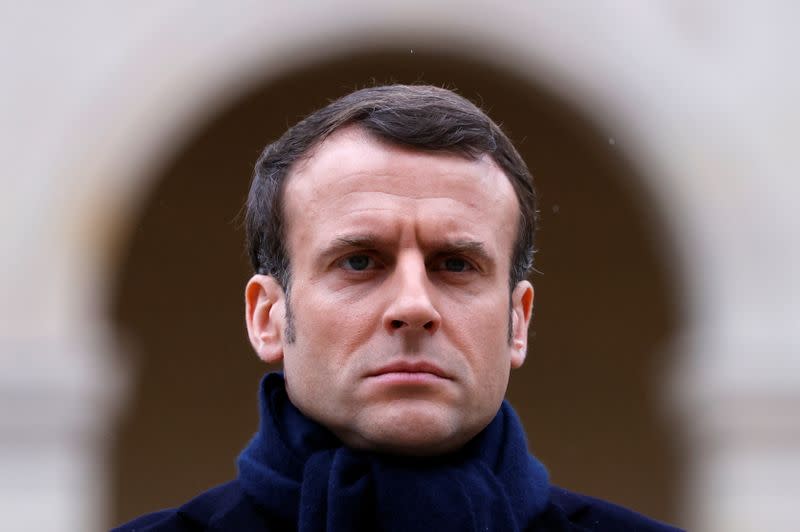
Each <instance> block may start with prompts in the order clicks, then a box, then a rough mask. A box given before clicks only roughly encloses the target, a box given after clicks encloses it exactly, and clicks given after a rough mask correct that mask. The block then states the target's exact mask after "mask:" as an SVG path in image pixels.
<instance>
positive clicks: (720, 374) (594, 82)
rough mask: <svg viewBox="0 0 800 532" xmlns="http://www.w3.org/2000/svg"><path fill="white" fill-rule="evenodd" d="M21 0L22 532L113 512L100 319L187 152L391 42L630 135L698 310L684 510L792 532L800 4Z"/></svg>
mask: <svg viewBox="0 0 800 532" xmlns="http://www.w3.org/2000/svg"><path fill="white" fill-rule="evenodd" d="M16 9H18V11H16V12H15V14H16V13H22V14H23V17H22V20H21V22H22V23H20V24H9V28H8V29H7V32H6V33H4V35H6V36H7V37H8V38H9V39H10V41H9V42H13V43H14V45H13V49H14V50H15V53H14V54H12V55H11V56H9V57H13V60H12V61H11V62H10V65H9V69H8V72H9V75H8V82H9V83H8V86H7V88H8V89H9V91H10V94H11V98H10V99H9V101H14V102H16V101H17V99H18V100H19V104H18V105H17V104H16V103H15V104H13V105H10V106H7V107H5V108H4V113H7V116H8V120H4V121H3V126H4V127H3V129H2V132H3V133H5V139H6V142H5V143H4V145H9V146H13V148H12V149H11V150H10V151H9V152H8V154H9V156H10V157H9V159H10V160H11V164H10V166H8V168H9V172H8V173H9V175H10V176H12V177H10V179H12V194H11V195H10V196H4V197H3V199H6V200H7V203H6V207H7V209H6V210H7V211H8V212H9V213H11V215H12V220H13V223H9V224H3V234H4V236H10V237H11V238H4V239H2V240H0V242H2V245H3V249H4V250H6V251H7V252H8V256H9V257H13V260H12V261H9V263H8V264H6V269H5V270H4V272H5V275H4V276H2V277H0V283H2V287H1V288H2V292H3V295H4V302H5V303H6V305H7V308H8V309H9V311H8V312H7V313H6V314H5V315H4V319H3V320H2V322H3V340H2V341H3V342H4V349H3V355H4V356H3V357H2V358H0V365H2V369H3V371H0V389H2V391H3V394H4V397H6V398H7V399H8V404H13V405H14V407H13V408H9V409H5V410H4V411H2V417H0V423H1V424H2V425H1V426H2V428H3V429H4V432H3V435H4V439H3V440H2V441H0V444H2V446H3V447H2V450H3V453H2V454H0V460H2V461H3V462H2V463H3V470H4V471H11V474H9V475H5V476H4V477H3V478H2V481H0V491H2V494H3V496H2V497H0V499H2V500H3V501H4V505H5V506H4V515H6V517H7V522H8V523H9V524H10V525H9V526H12V527H13V526H15V525H16V524H19V525H18V526H17V528H26V527H27V528H35V529H42V530H46V529H54V528H60V529H64V530H90V529H94V528H98V527H99V526H100V525H99V523H104V522H106V519H105V518H104V517H103V515H102V514H103V510H102V508H105V503H104V493H105V492H106V490H105V488H104V480H103V478H104V477H103V475H104V466H105V449H106V448H107V447H108V446H109V445H110V441H111V439H113V438H112V437H111V436H110V435H109V427H110V426H111V424H112V420H113V415H114V411H115V406H114V405H115V403H116V401H119V400H122V399H124V397H125V392H124V390H125V382H126V381H129V380H131V379H132V378H133V375H134V374H135V370H134V369H133V368H132V367H131V366H130V365H126V364H125V360H126V358H125V357H124V356H123V355H122V354H121V352H123V351H124V349H123V348H122V346H123V345H124V341H122V340H121V339H120V337H119V335H117V334H116V331H114V330H113V329H112V328H111V327H109V324H108V319H107V316H108V314H109V308H108V307H109V305H110V303H109V301H111V300H112V297H111V296H112V295H111V293H110V287H111V285H112V282H113V279H114V276H115V272H116V271H117V268H118V266H119V264H120V260H121V256H122V255H123V254H124V250H125V249H126V246H127V240H126V238H127V235H130V234H131V231H132V230H133V229H132V228H131V227H130V224H133V223H135V221H136V220H138V219H139V215H140V209H142V208H143V205H144V198H145V197H147V195H148V193H149V191H150V190H151V187H152V186H153V184H152V183H151V182H150V181H149V179H150V178H155V177H156V176H158V175H161V173H162V172H161V170H163V168H162V165H164V164H166V163H165V161H167V160H169V159H170V157H171V156H172V155H173V154H174V153H175V152H176V151H177V150H179V147H178V146H176V144H178V143H180V142H183V139H185V137H186V135H189V134H191V132H192V131H196V130H197V129H198V128H201V126H200V124H201V123H202V122H203V121H204V120H208V119H209V116H211V115H215V113H217V112H218V110H219V109H220V108H222V107H224V106H225V105H227V104H230V103H231V101H234V100H236V99H237V98H239V97H240V96H241V94H242V91H246V90H248V88H252V87H254V86H256V85H258V84H259V83H260V82H261V81H262V80H263V77H264V76H265V75H266V76H271V77H273V78H275V79H277V78H278V77H280V76H281V75H283V74H284V73H286V72H287V71H288V70H290V69H291V68H293V67H295V66H297V65H307V64H309V63H310V62H312V61H319V60H323V59H325V58H331V57H333V56H337V55H340V54H344V53H353V52H354V51H358V50H363V49H367V48H370V47H373V46H376V45H378V44H381V45H386V44H387V43H395V44H397V45H399V46H403V47H405V48H408V49H409V52H410V51H411V50H419V49H421V47H425V46H428V47H430V48H432V49H436V50H437V51H440V52H446V51H447V50H451V51H452V50H454V49H455V51H456V52H458V53H462V54H463V53H464V52H465V51H466V52H468V55H470V56H471V57H473V58H474V59H476V60H481V61H485V62H487V63H490V64H493V65H497V66H499V67H503V68H506V69H507V70H508V71H509V72H515V73H516V74H517V75H518V76H520V77H522V78H525V79H526V80H528V82H531V83H541V84H543V85H545V86H547V87H548V88H550V89H551V90H553V91H554V92H556V93H558V94H559V95H562V96H564V97H565V98H566V99H567V100H569V101H570V102H572V103H573V104H575V105H576V106H578V107H580V108H581V109H583V110H584V111H585V112H586V113H587V114H588V115H590V116H593V117H595V118H596V119H597V120H598V122H602V123H604V124H607V125H608V127H609V129H610V130H611V131H613V132H614V133H613V134H612V135H610V136H611V138H613V139H615V141H616V142H617V143H618V144H621V145H624V146H625V147H626V148H630V149H626V152H627V153H631V154H632V155H633V157H634V158H635V160H636V163H637V167H639V168H645V169H647V171H646V172H644V173H643V174H642V176H641V177H642V178H643V183H644V184H645V188H646V189H648V190H650V191H651V193H650V195H649V196H650V197H651V198H652V199H653V200H654V202H653V204H652V206H653V207H654V212H653V216H654V217H655V218H656V219H660V220H663V225H664V227H665V228H666V231H664V233H663V235H662V236H664V237H665V241H664V242H661V243H660V244H661V245H663V249H664V252H665V254H667V255H669V256H670V258H671V259H674V260H671V261H670V263H671V264H674V265H677V266H676V272H675V274H674V275H673V276H672V277H673V278H674V279H678V280H679V282H677V283H676V285H675V288H676V290H677V291H678V296H677V297H678V300H680V301H683V302H685V305H684V306H683V309H682V310H683V311H685V318H686V319H685V322H684V323H682V324H681V327H680V329H681V331H682V333H683V341H681V342H678V343H677V344H676V345H677V351H679V352H680V355H681V358H680V359H679V361H678V364H677V368H676V369H677V370H676V372H675V376H676V378H675V379H674V381H673V384H672V385H671V386H669V387H667V390H666V392H665V395H667V396H668V397H669V398H671V399H672V400H673V403H674V404H677V405H678V406H679V407H680V411H681V414H682V416H681V420H682V423H680V424H681V425H682V426H683V427H684V428H685V429H689V430H687V432H688V434H689V435H690V436H691V438H689V439H688V440H687V442H688V443H689V444H690V448H689V451H690V459H691V463H692V467H691V473H690V474H689V475H687V477H686V479H685V484H686V486H687V496H686V504H685V505H684V508H685V509H693V510H694V513H693V515H692V516H691V517H689V518H688V519H690V520H691V523H692V528H697V529H705V530H732V529H738V530H764V529H790V528H796V525H797V517H796V516H795V515H793V514H792V512H791V510H792V508H793V503H794V500H795V499H796V493H797V491H798V481H797V479H799V478H800V474H798V464H800V460H798V458H797V457H798V451H797V449H798V444H797V442H798V440H797V434H798V431H797V430H796V429H797V416H796V415H795V412H796V408H797V404H798V395H797V390H798V389H799V388H798V386H797V377H796V375H798V372H797V371H796V370H797V357H796V352H797V346H798V344H799V343H800V341H799V340H798V333H797V330H796V326H795V323H796V322H797V316H798V305H797V301H800V298H798V297H797V286H798V285H797V283H796V271H797V262H798V260H797V259H798V254H797V251H796V250H797V246H796V235H797V232H798V231H797V223H796V222H797V216H796V214H794V212H795V211H796V209H795V208H794V201H795V198H796V197H797V186H798V185H797V180H796V179H793V178H792V175H791V171H792V169H793V168H795V167H796V155H795V150H794V146H793V145H792V142H791V141H792V139H795V138H796V137H797V135H796V129H797V127H796V126H797V120H796V116H795V115H796V113H794V114H793V113H792V110H793V109H794V106H795V105H796V104H795V98H794V94H795V93H796V92H797V91H796V87H797V81H798V78H797V75H796V73H795V72H794V71H793V70H791V69H786V68H785V62H784V61H782V60H781V59H782V57H783V55H782V54H783V53H785V50H788V49H791V47H792V45H793V44H794V43H795V41H796V37H794V33H795V32H794V30H793V28H792V27H791V21H792V20H794V18H793V16H792V15H793V14H794V13H793V11H792V8H776V9H764V8H763V7H761V6H755V5H753V6H744V5H742V6H736V7H735V8H731V9H727V8H721V7H719V6H716V5H714V4H713V3H708V2H707V3H702V2H701V3H700V4H698V6H697V8H696V10H695V8H692V9H683V8H677V10H675V9H674V8H673V7H666V6H665V7H664V8H663V9H661V8H659V9H653V8H652V6H648V5H638V4H631V5H626V6H625V7H621V6H612V7H609V6H608V5H606V4H597V5H594V4H593V5H589V6H583V7H582V9H580V10H575V9H574V7H572V6H570V5H568V4H565V3H546V4H540V3H532V2H527V3H525V2H507V3H500V4H498V3H496V2H494V3H489V2H484V1H476V2H468V3H460V4H459V5H458V7H457V9H454V8H453V6H452V5H450V4H449V3H448V2H442V3H435V4H431V3H430V2H425V1H423V0H403V1H400V0H397V1H394V0H391V1H387V2H381V3H375V2H365V1H363V0H332V1H331V2H330V3H329V4H328V9H319V8H318V6H317V5H316V3H315V4H313V5H312V4H311V3H307V2H296V3H293V4H291V5H284V4H280V3H272V2H257V3H249V2H228V3H225V4H218V5H214V6H206V8H205V9H198V8H197V7H196V6H195V5H194V3H190V2H186V3H180V2H178V3H174V4H170V6H169V7H168V8H164V9H158V10H152V11H146V10H139V9H137V8H135V7H134V6H133V5H132V4H131V5H130V6H121V5H119V6H115V7H114V9H108V10H105V9H100V8H92V9H90V10H89V9H87V10H86V11H80V10H74V11H71V13H73V14H74V15H76V16H74V17H73V18H72V20H71V21H70V22H71V24H64V23H63V21H62V20H61V18H60V17H42V16H41V14H40V13H38V11H36V9H37V8H35V7H30V8H28V7H25V6H23V5H22V4H20V7H17V8H16ZM332 12H335V13H336V16H335V17H332V16H331V13H332ZM25 15H27V18H26V17H25ZM11 20H14V18H13V17H12V18H11ZM120 20H125V24H120ZM31 21H35V24H33V25H35V28H36V31H31V26H32V24H31ZM710 21H713V24H710V23H709V22H710ZM221 22H224V23H221ZM711 26H713V28H712V27H711ZM789 28H791V29H789ZM42 35H47V39H42V37H41V36H42ZM48 39H49V41H48ZM48 43H57V45H51V46H48ZM43 64H46V65H47V68H46V69H44V70H43V69H40V68H31V67H32V66H38V65H43ZM54 79H57V80H59V83H58V87H57V89H54V85H53V83H52V80H54ZM4 116H6V115H5V114H4ZM18 184H19V185H20V186H19V187H16V185H18ZM8 198H11V199H10V200H9V199H8ZM742 406H744V408H742ZM742 464H744V465H745V467H741V465H742ZM765 471H769V472H770V474H765V473H764V472H765ZM23 473H24V474H23ZM23 477H24V479H25V483H24V486H26V487H27V489H22V488H21V484H20V483H19V479H20V478H23ZM773 479H778V480H777V481H774V480H773ZM31 492H35V493H36V494H37V497H36V498H35V501H32V498H31V497H30V493H31ZM753 501H756V502H753ZM42 506H44V507H47V508H48V512H42V511H40V508H41V507H42ZM11 523H13V524H11Z"/></svg>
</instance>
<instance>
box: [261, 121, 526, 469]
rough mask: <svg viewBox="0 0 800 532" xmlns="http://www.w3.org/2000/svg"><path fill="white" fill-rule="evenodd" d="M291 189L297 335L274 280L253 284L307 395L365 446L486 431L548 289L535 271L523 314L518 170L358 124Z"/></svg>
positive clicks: (267, 326)
mask: <svg viewBox="0 0 800 532" xmlns="http://www.w3.org/2000/svg"><path fill="white" fill-rule="evenodd" d="M283 194H284V198H285V204H284V205H285V209H284V215H285V220H286V224H287V231H286V234H287V240H288V250H289V255H290V259H291V260H290V262H291V275H292V282H291V294H290V301H291V310H292V314H293V320H294V330H295V338H294V341H291V342H289V341H287V338H286V336H285V334H284V333H285V330H284V327H285V324H286V304H287V302H286V301H285V299H284V297H285V296H284V294H283V292H282V291H281V290H280V288H279V287H277V283H276V282H275V281H274V279H271V278H268V277H264V276H255V277H254V278H253V279H252V280H251V282H250V284H249V285H248V289H247V303H248V312H247V313H248V328H249V330H250V338H251V341H252V343H253V345H254V347H255V348H256V350H257V351H258V352H259V354H260V356H261V357H262V358H264V359H265V360H268V361H275V360H279V359H281V358H282V359H283V362H284V371H285V376H286V383H287V391H288V394H289V397H290V399H291V401H292V403H294V405H295V406H297V407H298V408H299V409H300V410H301V411H302V412H304V413H305V414H306V415H307V416H309V417H311V418H313V419H315V420H316V421H318V422H320V423H322V424H323V425H325V426H326V427H328V428H329V429H330V430H331V431H333V432H334V433H335V434H336V435H337V436H338V437H339V438H340V439H341V440H342V441H343V442H345V443H346V444H347V445H350V446H351V447H356V448H365V449H371V450H377V451H383V452H392V453H401V454H437V453H441V452H446V451H449V450H452V449H455V448H458V447H460V446H461V445H463V444H464V443H465V442H466V441H468V440H469V439H471V438H472V437H473V436H475V435H476V434H477V433H478V432H480V431H481V430H482V429H483V428H484V427H485V426H486V425H487V424H488V423H489V422H490V421H491V419H492V418H493V417H494V415H495V413H496V412H497V410H498V408H499V407H500V403H501V402H502V400H503V397H504V394H505V391H506V387H507V384H508V378H509V372H510V369H511V368H512V367H517V366H519V365H520V364H522V361H523V360H524V357H525V348H526V336H527V327H528V320H529V318H530V307H531V302H532V298H533V290H532V288H531V286H530V284H529V283H528V282H527V281H523V282H522V283H520V284H519V285H518V286H517V287H516V288H515V289H514V290H513V292H512V293H511V312H509V286H508V275H509V270H510V257H511V250H512V245H513V242H514V240H515V238H516V232H517V225H518V224H517V222H518V219H519V207H518V203H517V200H516V196H515V194H514V189H513V188H512V186H511V184H510V183H509V181H508V178H507V177H506V176H505V175H504V173H503V172H502V171H501V170H500V169H499V168H498V167H497V166H496V165H495V163H494V162H492V161H491V159H490V158H488V157H484V158H481V159H479V160H476V161H473V160H469V159H465V158H462V157H459V156H456V155H450V154H431V153H427V152H420V151H412V150H409V149H406V148H401V147H397V146H391V145H388V144H385V143H381V142H379V141H376V140H374V139H372V138H371V137H369V136H368V135H367V134H365V133H363V132H362V131H360V130H358V129H356V128H348V129H345V130H342V131H340V132H337V133H336V134H334V135H333V136H331V137H330V138H329V139H327V140H326V141H325V142H324V143H323V144H322V145H321V146H320V147H319V148H318V149H317V150H316V151H315V152H314V154H313V155H312V157H311V158H310V159H308V160H306V161H304V162H302V163H300V164H299V165H298V167H297V168H296V169H295V170H294V171H293V173H292V175H291V176H290V177H289V178H288V181H287V183H286V187H285V189H284V192H283ZM509 319H511V320H512V338H511V339H510V340H509V336H508V331H509V322H508V320H509Z"/></svg>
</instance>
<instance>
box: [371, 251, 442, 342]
mask: <svg viewBox="0 0 800 532" xmlns="http://www.w3.org/2000/svg"><path fill="white" fill-rule="evenodd" d="M393 277H394V278H393V279H392V281H393V282H392V287H393V288H394V290H393V293H392V301H391V303H390V304H389V306H388V307H387V308H386V312H385V313H384V315H383V325H384V327H385V328H386V330H387V331H388V332H389V334H394V333H396V332H400V331H403V330H407V331H409V332H411V331H415V330H416V331H427V332H428V333H430V334H433V333H435V332H436V331H437V330H438V329H439V325H440V324H441V321H442V318H441V316H440V315H439V312H438V311H437V310H436V307H435V306H434V304H433V301H431V297H430V293H429V290H430V287H429V280H428V272H427V269H426V267H425V261H424V259H423V258H422V257H421V256H413V255H412V256H405V257H400V258H399V259H398V261H397V264H396V267H395V271H394V272H393Z"/></svg>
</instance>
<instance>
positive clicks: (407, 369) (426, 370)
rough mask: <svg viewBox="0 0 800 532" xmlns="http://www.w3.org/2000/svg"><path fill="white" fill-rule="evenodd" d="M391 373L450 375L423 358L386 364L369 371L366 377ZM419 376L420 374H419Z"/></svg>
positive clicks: (441, 376) (443, 376)
mask: <svg viewBox="0 0 800 532" xmlns="http://www.w3.org/2000/svg"><path fill="white" fill-rule="evenodd" d="M392 373H400V374H403V373H406V374H414V373H418V374H429V375H434V376H436V377H439V378H442V379H450V376H449V375H448V374H447V373H446V372H445V371H444V370H443V369H442V368H440V367H439V366H437V365H436V364H433V363H431V362H427V361H424V360H420V361H414V362H410V361H398V362H394V363H391V364H387V365H386V366H383V367H381V368H379V369H378V370H376V371H373V372H371V373H370V374H369V375H368V377H380V376H381V375H389V374H392ZM420 376H421V375H420Z"/></svg>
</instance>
